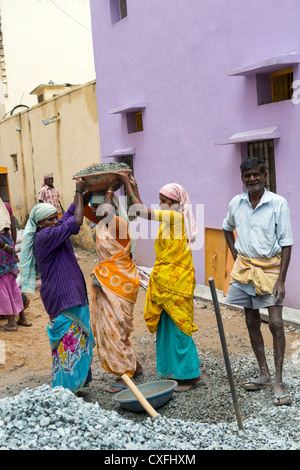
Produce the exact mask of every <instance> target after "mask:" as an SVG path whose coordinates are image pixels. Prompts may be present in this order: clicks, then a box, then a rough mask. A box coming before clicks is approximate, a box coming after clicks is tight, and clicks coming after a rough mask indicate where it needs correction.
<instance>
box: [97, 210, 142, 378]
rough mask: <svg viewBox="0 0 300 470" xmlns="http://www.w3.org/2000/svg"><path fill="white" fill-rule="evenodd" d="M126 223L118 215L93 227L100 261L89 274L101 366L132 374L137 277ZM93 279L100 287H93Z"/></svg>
mask: <svg viewBox="0 0 300 470" xmlns="http://www.w3.org/2000/svg"><path fill="white" fill-rule="evenodd" d="M130 243H131V239H130V236H129V232H128V224H127V222H126V221H125V220H124V219H123V218H121V217H118V216H114V218H113V220H112V221H111V222H110V223H109V224H108V226H107V225H106V224H104V223H101V222H99V224H98V225H97V227H96V251H97V254H98V258H99V264H98V266H97V267H96V268H95V270H94V271H93V273H92V286H91V291H92V294H91V322H92V327H93V332H94V336H95V339H96V344H97V349H98V354H99V357H100V360H101V363H102V367H103V368H104V370H106V371H107V372H111V373H113V374H115V375H118V376H121V375H123V374H127V375H128V376H129V377H132V376H133V374H134V373H135V371H136V368H137V360H136V356H135V353H134V351H133V348H132V345H131V342H130V339H129V336H130V333H131V332H132V330H133V310H134V306H135V302H136V298H137V294H138V289H139V277H138V273H137V270H136V267H135V265H134V264H133V263H132V261H131V258H130V252H129V250H130ZM94 278H96V280H97V281H98V282H99V285H100V287H97V286H95V285H94V284H95V282H93V281H94Z"/></svg>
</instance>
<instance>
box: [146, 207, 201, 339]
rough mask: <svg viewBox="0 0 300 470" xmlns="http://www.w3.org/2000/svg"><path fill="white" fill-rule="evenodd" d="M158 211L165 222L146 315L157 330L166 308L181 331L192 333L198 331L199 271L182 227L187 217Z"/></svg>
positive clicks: (157, 246)
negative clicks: (196, 298) (196, 302)
mask: <svg viewBox="0 0 300 470" xmlns="http://www.w3.org/2000/svg"><path fill="white" fill-rule="evenodd" d="M154 213H155V220H159V221H160V222H162V223H161V225H160V228H159V232H158V235H157V238H156V240H155V244H154V249H155V254H156V261H155V263H154V267H153V270H152V272H151V276H150V280H149V286H148V290H147V297H146V305H145V312H144V318H145V321H146V324H147V326H148V329H149V331H150V332H151V333H154V332H155V331H156V330H157V326H158V323H159V320H160V316H161V312H162V311H163V310H165V311H166V312H167V313H168V315H170V317H171V319H172V320H173V322H174V323H175V325H176V326H177V327H178V328H179V330H181V331H182V332H183V333H185V334H186V335H189V336H192V333H193V332H194V331H197V330H198V328H197V326H196V325H195V324H194V322H193V321H194V304H193V294H194V289H195V270H194V264H193V259H192V254H191V251H190V249H189V246H188V241H187V238H186V236H185V234H184V232H183V229H182V227H183V225H182V224H183V216H182V215H181V214H180V213H178V212H177V213H176V212H174V211H167V210H166V211H165V210H164V211H154Z"/></svg>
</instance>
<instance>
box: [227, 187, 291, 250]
mask: <svg viewBox="0 0 300 470" xmlns="http://www.w3.org/2000/svg"><path fill="white" fill-rule="evenodd" d="M223 229H224V230H226V231H234V230H236V232H237V239H236V242H235V248H236V250H237V251H238V253H240V254H241V255H243V256H246V257H248V258H272V257H273V256H276V255H277V254H278V253H280V252H281V249H282V247H284V246H292V245H293V235H292V227H291V220H290V209H289V206H288V203H287V201H286V200H285V199H284V198H283V197H282V196H279V195H278V194H275V193H272V192H271V191H268V190H266V189H265V192H264V194H263V196H262V198H261V200H260V202H259V204H258V205H257V206H256V208H255V209H253V208H252V205H251V203H250V201H249V196H248V192H245V193H243V194H240V195H238V196H235V197H234V198H233V199H232V200H231V201H230V203H229V210H228V213H227V216H226V218H225V219H224V221H223Z"/></svg>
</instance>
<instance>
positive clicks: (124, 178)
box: [118, 171, 130, 184]
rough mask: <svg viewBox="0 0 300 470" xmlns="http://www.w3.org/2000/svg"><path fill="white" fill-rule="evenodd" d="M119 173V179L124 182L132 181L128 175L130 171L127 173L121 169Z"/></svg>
mask: <svg viewBox="0 0 300 470" xmlns="http://www.w3.org/2000/svg"><path fill="white" fill-rule="evenodd" d="M118 175H119V180H120V181H121V182H122V183H123V184H125V183H128V182H130V180H129V177H128V173H125V172H123V171H120V172H118Z"/></svg>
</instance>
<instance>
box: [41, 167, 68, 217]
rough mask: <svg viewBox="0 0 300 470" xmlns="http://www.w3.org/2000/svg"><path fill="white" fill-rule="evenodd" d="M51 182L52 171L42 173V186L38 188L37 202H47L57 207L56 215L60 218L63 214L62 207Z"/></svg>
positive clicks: (52, 180)
mask: <svg viewBox="0 0 300 470" xmlns="http://www.w3.org/2000/svg"><path fill="white" fill-rule="evenodd" d="M53 183H54V178H53V173H46V174H45V175H44V181H43V184H42V187H41V189H40V190H39V202H47V203H48V204H52V205H53V206H54V207H56V209H57V212H58V217H59V218H61V217H62V215H63V208H62V206H61V203H60V194H59V192H58V190H57V189H56V188H55V187H54V186H53Z"/></svg>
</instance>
